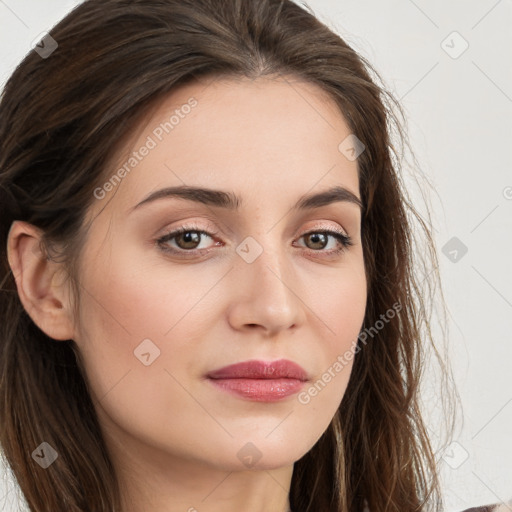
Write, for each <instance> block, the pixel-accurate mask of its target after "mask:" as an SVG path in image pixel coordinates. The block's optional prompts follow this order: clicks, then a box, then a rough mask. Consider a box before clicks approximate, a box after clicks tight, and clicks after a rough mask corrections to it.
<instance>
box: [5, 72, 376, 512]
mask: <svg viewBox="0 0 512 512" xmlns="http://www.w3.org/2000/svg"><path fill="white" fill-rule="evenodd" d="M191 97H194V98H195V99H196V100H197V102H198V103H197V106H196V107H194V108H193V109H191V112H190V113H189V114H188V115H186V116H184V117H183V118H182V119H180V122H179V124H178V125H177V126H175V127H174V129H173V130H172V132H170V133H169V134H166V135H165V137H164V138H163V139H162V141H160V142H158V141H157V142H158V144H157V146H156V147H155V148H154V149H152V150H151V151H150V152H149V154H148V155H147V156H145V157H144V158H143V160H142V161H141V162H140V163H138V165H137V166H136V167H135V168H134V169H133V170H132V171H131V172H130V173H129V174H127V175H126V177H125V178H124V179H123V180H122V181H121V183H120V184H118V185H117V186H116V187H115V191H111V192H109V193H108V194H107V196H106V197H105V198H103V199H94V200H93V204H92V206H91V208H90V209H89V211H88V219H89V220H91V221H92V224H91V226H90V229H89V231H88V235H87V241H86V244H85V248H84V251H83V253H82V254H81V256H80V258H81V259H80V273H79V280H80V284H81V288H80V289H81V290H82V293H81V295H80V297H79V301H80V314H79V317H78V318H76V317H74V316H73V313H72V308H71V301H70V297H71V290H70V289H69V287H68V285H67V284H66V281H65V280H64V279H63V276H64V272H63V269H62V268H61V266H60V264H59V263H57V262H54V261H51V260H50V261H47V260H45V259H44V257H43V256H42V255H41V254H40V252H39V250H38V245H37V244H38V240H39V237H40V233H39V231H38V230H37V229H36V228H34V227H33V226H30V225H29V224H26V223H24V222H20V221H16V222H15V223H13V226H12V227H11V231H10V233H9V240H8V257H9V263H10V265H11V268H12V270H13V273H14V275H15V277H16V282H17V286H18V291H19V294H20V298H21V300H22V302H23V305H24V307H25V309H26V310H27V312H28V313H29V314H30V315H31V317H32V318H33V319H34V321H35V322H36V324H37V325H38V326H39V327H40V328H41V329H42V330H43V331H44V332H46V334H48V335H49V336H51V337H53V338H54V339H56V340H65V339H73V340H75V342H76V344H77V345H78V347H79V349H80V352H81V354H82V356H83V359H84V364H85V368H86V374H87V375H86V378H87V379H88V381H89V384H90V387H91V392H92V394H93V399H94V400H95V404H96V409H97V413H98V417H99V420H100V424H101V426H102V429H103V431H104V434H105V439H106V443H107V446H108V449H109V451H110V454H111V457H112V460H113V462H114V465H115V467H116V470H117V472H118V475H119V478H120V481H121V487H122V492H123V500H124V505H123V512H142V511H147V510H151V511H154V512H171V511H172V512H178V511H184V512H185V511H189V512H193V511H196V510H197V511H198V512H220V511H222V512H231V511H240V510H244V511H245V512H264V511H267V512H268V511H275V512H286V511H287V510H288V506H289V503H288V491H289V488H290V482H291V478H292V471H293V464H294V462H295V461H297V460H298V459H300V458H301V457H302V456H303V455H304V454H305V453H306V452H307V451H308V450H309V449H310V448H311V447H312V446H313V445H314V444H315V443H316V441H317V440H318V439H319V438H320V436H321V435H322V434H323V432H324V431H325V430H326V429H327V427H328V425H329V423H330V421H331V419H332V417H333V415H334V414H335V411H336V409H337V408H338V406H339V404H340V402H341V400H342V398H343V395H344V393H345V389H346V386H347V383H348V380H349V376H350V372H351V369H352V361H349V362H348V364H346V365H345V366H344V368H343V369H342V371H339V372H337V373H336V376H335V377H334V378H332V379H331V382H330V383H329V384H327V385H326V386H325V387H324V388H323V390H322V391H320V392H319V393H318V394H317V396H314V397H312V398H311V400H310V401H309V403H307V404H304V403H300V402H299V400H298V397H297V394H294V395H292V396H289V397H287V398H285V399H283V400H280V401H278V402H273V403H270V402H255V401H250V400H246V399H243V398H241V397H238V396H234V395H232V394H228V393H226V392H224V391H220V390H218V389H217V388H215V387H214V386H212V384H211V382H209V381H208V380H207V379H206V378H205V375H206V373H208V372H209V371H212V370H214V369H218V368H221V367H223V366H226V365H229V364H232V363H236V362H241V361H247V360H251V359H260V360H264V361H273V360H275V359H281V358H285V359H290V360H292V361H295V362H296V363H298V364H299V365H301V366H302V367H303V368H304V369H305V370H306V371H307V374H308V378H309V382H308V383H307V384H306V385H305V388H304V389H308V388H309V387H310V386H311V385H312V384H313V383H315V382H316V381H318V379H320V378H321V376H322V374H324V372H326V371H327V369H328V368H329V367H332V365H333V363H334V362H335V361H336V360H337V358H338V356H340V355H341V354H343V353H344V352H346V351H347V350H349V349H351V348H352V347H353V342H354V340H355V339H356V338H357V335H358V333H359V332H360V329H361V326H362V323H363V318H364V311H365V306H366V278H365V273H364V260H363V251H362V245H361V239H360V229H361V213H360V210H359V207H358V206H357V205H356V204H353V203H349V202H334V203H332V204H329V205H326V206H323V207H320V208H315V209H309V210H306V211H302V212H295V211H294V210H292V206H293V205H294V204H295V203H296V202H297V201H298V199H299V198H300V197H301V196H303V195H305V194H309V193H316V192H320V191H323V190H325V189H327V188H329V187H331V186H335V185H338V186H343V187H345V188H347V189H349V190H350V191H351V192H352V193H353V194H355V195H356V196H357V197H360V196H359V181H358V173H357V160H355V161H351V160H349V159H347V158H346V157H345V156H344V155H343V154H342V153H341V152H340V151H339V150H338V145H339V144H340V142H341V141H343V140H344V139H345V138H346V137H347V136H348V135H349V134H350V133H351V131H350V129H349V128H348V125H347V124H346V122H345V120H344V119H343V117H342V115H341V114H340V112H339V110H338V108H337V107H336V105H335V104H334V103H333V102H332V100H331V99H330V98H329V97H328V96H326V95H325V93H323V91H322V90H321V89H319V88H317V86H315V85H312V84H308V83H304V82H301V81H298V80H297V79H293V78H291V77H288V78H287V80H284V79H282V78H280V79H268V78H259V79H257V80H254V81H250V80H246V79H243V80H233V79H216V80H214V81H213V82H212V83H210V84H208V85H206V84H205V82H195V83H193V84H187V85H182V86H180V87H179V88H177V89H175V90H174V91H173V93H172V94H171V95H170V96H168V97H166V98H165V100H164V101H163V102H162V103H161V104H160V105H159V106H158V108H157V109H156V110H155V111H154V112H152V113H151V116H150V118H149V119H147V120H146V121H147V122H144V124H143V125H141V126H139V127H138V129H137V131H136V133H135V135H134V136H133V137H132V139H131V140H130V143H129V145H126V146H125V147H124V148H123V149H124V150H123V151H122V154H121V153H120V154H118V155H116V162H117V165H122V163H123V162H125V161H126V155H127V154H128V153H131V152H132V151H135V150H137V149H138V148H140V147H141V146H142V145H143V144H144V143H145V141H146V140H147V137H148V135H151V134H152V131H153V130H154V129H155V127H157V126H158V125H159V124H160V123H161V122H162V121H164V120H166V119H168V118H169V116H170V115H171V114H172V112H173V111H174V110H175V109H176V108H179V107H180V106H181V105H183V104H184V103H186V102H187V100H188V99H189V98H191ZM153 138H155V137H153ZM155 140H157V139H155ZM117 168H118V167H116V166H115V165H113V166H112V169H113V172H115V170H116V169H117ZM110 176H111V174H109V175H108V176H107V179H108V177H110ZM183 184H186V185H190V186H203V187H208V188H212V189H220V190H226V191H233V192H235V193H236V194H237V195H239V196H240V197H241V199H242V206H241V207H240V211H239V212H234V211H229V210H227V209H225V208H220V207H216V206H210V205H209V206H206V205H202V204H199V203H195V202H192V201H189V200H184V199H179V198H165V199H159V200H156V201H154V202H151V203H148V204H146V205H144V206H141V207H139V208H137V209H135V210H133V211H131V212H130V209H132V208H133V207H134V206H135V205H136V204H137V203H139V202H140V201H142V200H143V199H144V198H145V197H146V196H147V195H148V194H150V193H151V192H153V191H155V190H158V189H161V188H164V187H168V186H175V185H183ZM184 224H185V225H187V226H188V225H190V224H192V225H193V227H195V228H196V229H197V228H199V229H203V230H205V231H208V232H214V233H216V235H215V236H212V237H209V236H204V235H203V236H202V238H200V242H199V243H198V245H196V247H197V246H198V247H199V248H207V249H210V251H209V252H207V253H206V254H203V255H200V256H198V255H197V254H196V255H195V256H188V257H187V258H184V257H181V258H180V257H179V256H177V255H170V254H167V253H165V252H163V251H162V250H161V249H160V248H159V246H158V244H157V243H155V240H157V239H158V238H159V237H161V236H163V235H164V234H166V233H168V232H170V231H173V230H175V229H177V228H179V227H181V226H182V225H184ZM322 229H324V230H325V229H338V230H341V231H342V232H344V233H347V234H348V235H349V236H350V237H351V238H352V242H353V245H352V246H350V247H347V248H345V250H344V251H343V252H341V253H340V254H332V253H331V255H330V256H329V255H328V252H329V250H330V249H336V248H338V247H340V245H339V243H338V242H337V241H336V239H335V238H334V237H329V238H327V240H326V241H327V245H326V246H325V247H324V248H322V240H320V242H319V241H318V240H316V241H315V240H314V239H311V238H310V237H309V238H308V237H307V236H303V235H304V234H305V233H307V232H310V231H314V232H315V233H322ZM192 231H193V230H192ZM248 236H251V237H252V238H253V239H254V240H255V241H257V243H258V244H259V245H260V246H261V248H262V250H263V252H262V253H261V254H260V255H259V256H258V257H257V258H256V259H255V260H254V261H253V262H252V263H248V262H247V261H245V260H244V259H243V258H242V257H241V256H240V255H239V254H238V253H237V252H236V248H237V247H238V246H239V245H240V244H241V243H242V241H244V240H245V239H246V237H248ZM216 242H219V244H217V245H216ZM180 243H181V245H178V244H180ZM167 245H168V246H171V247H173V248H175V249H176V250H178V251H179V250H180V247H182V249H181V252H182V253H184V252H186V251H187V250H189V251H190V250H191V249H186V247H187V244H186V242H184V241H183V239H182V240H181V241H180V240H177V239H174V240H172V241H168V242H167ZM183 247H185V249H183ZM188 247H192V244H191V243H190V241H189V242H188ZM251 250H252V249H251ZM322 255H323V256H322ZM147 338H149V339H150V340H151V341H152V343H154V345H156V346H157V347H158V349H159V350H160V355H159V357H157V358H156V359H154V361H153V362H152V363H151V364H149V365H148V366H146V365H144V364H142V363H141V361H140V360H139V359H138V358H137V357H136V356H135V355H134V350H136V349H137V347H138V346H139V345H140V343H141V342H142V340H144V339H147ZM151 357H153V356H151ZM356 357H357V356H356ZM331 373H332V371H331ZM247 443H252V445H254V446H255V447H256V448H257V450H258V451H259V453H260V454H261V457H260V458H259V460H258V461H257V462H256V464H254V465H253V466H251V467H248V466H247V465H246V464H245V463H244V462H243V461H242V460H240V458H239V457H238V456H237V453H238V452H239V450H240V449H241V448H242V447H244V446H245V445H247ZM252 445H251V446H252ZM247 449H249V451H250V450H254V448H247V447H246V450H247Z"/></svg>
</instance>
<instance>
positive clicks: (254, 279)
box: [228, 249, 305, 337]
mask: <svg viewBox="0 0 512 512" xmlns="http://www.w3.org/2000/svg"><path fill="white" fill-rule="evenodd" d="M237 258H238V257H237ZM288 258H289V256H288ZM230 274H231V279H232V284H231V286H232V288H231V290H232V291H233V293H232V300H231V303H230V309H229V314H228V317H229V323H230V325H231V326H232V327H233V328H234V329H236V330H239V331H243V330H245V331H249V330H261V331H262V333H263V334H264V335H265V336H268V337H271V336H275V335H276V334H278V333H279V332H281V331H283V330H294V329H296V328H297V327H299V326H300V325H301V324H302V323H303V322H304V319H305V311H304V307H305V305H304V302H303V300H301V297H300V292H299V291H298V290H297V288H298V286H297V281H298V280H297V278H296V276H295V275H294V273H293V268H292V266H291V262H290V261H289V260H287V255H286V254H285V251H283V250H275V251H271V252H270V251H267V250H266V249H264V250H263V252H262V253H261V254H260V255H259V256H258V257H257V258H256V259H255V260H254V261H252V263H248V262H247V261H246V260H244V259H243V258H242V257H240V258H239V259H237V261H236V263H235V269H234V271H233V272H231V273H230Z"/></svg>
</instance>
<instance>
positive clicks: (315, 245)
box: [304, 233, 328, 250]
mask: <svg viewBox="0 0 512 512" xmlns="http://www.w3.org/2000/svg"><path fill="white" fill-rule="evenodd" d="M304 238H305V240H309V241H310V243H311V245H310V246H308V247H309V248H310V249H314V250H321V249H324V248H325V247H326V246H327V243H328V236H327V235H326V234H325V233H308V234H307V235H304Z"/></svg>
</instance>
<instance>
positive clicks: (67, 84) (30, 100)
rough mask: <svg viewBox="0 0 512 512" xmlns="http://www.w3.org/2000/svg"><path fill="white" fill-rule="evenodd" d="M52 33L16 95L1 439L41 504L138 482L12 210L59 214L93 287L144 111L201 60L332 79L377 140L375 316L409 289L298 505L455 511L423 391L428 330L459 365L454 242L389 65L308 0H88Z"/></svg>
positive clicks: (219, 69)
mask: <svg viewBox="0 0 512 512" xmlns="http://www.w3.org/2000/svg"><path fill="white" fill-rule="evenodd" d="M50 34H51V37H52V38H53V40H55V41H56V43H57V44H58V47H56V48H54V51H53V53H51V54H50V55H44V58H43V56H42V55H41V54H39V53H38V52H36V51H31V52H30V53H29V54H28V55H27V56H26V57H25V59H24V60H23V61H22V62H21V64H20V65H19V66H18V68H17V69H16V70H15V71H14V73H13V74H12V76H11V77H10V79H9V81H8V82H7V84H6V86H5V89H4V91H3V94H2V98H1V103H0V147H1V153H0V205H1V219H0V241H1V243H0V266H1V267H0V283H1V286H0V288H1V292H0V314H1V315H2V322H1V327H0V344H1V345H0V375H1V377H0V378H1V381H0V400H1V407H0V444H1V446H2V447H3V451H4V455H5V458H6V461H7V462H8V463H9V465H10V467H11V469H12V472H13V474H14V476H15V479H16V481H17V483H18V485H19V487H20V488H21V491H22V492H23V495H24V498H25V499H26V501H27V503H28V505H29V507H30V510H31V511H33V512H36V511H37V512H43V511H51V512H59V511H62V512H75V511H76V512H78V511H81V512H85V511H108V512H112V511H114V510H119V508H120V495H119V488H118V483H117V479H116V475H115V472H114V469H113V465H112V463H111V461H110V459H109V456H108V452H107V449H106V446H105V443H104V442H103V439H102V435H101V429H100V426H99V423H98V420H97V416H96V413H95V409H94V405H93V403H92V400H91V397H90V395H89V393H88V388H87V384H86V379H85V376H84V374H83V368H82V366H81V364H80V357H79V353H78V350H77V347H76V344H75V343H74V341H73V340H67V341H55V340H52V339H51V338H49V337H48V336H46V335H45V334H44V333H43V332H42V331H41V330H40V329H39V328H38V327H37V326H36V325H35V324H34V322H33V321H32V320H31V318H30V316H29V315H28V314H27V313H26V311H25V310H24V308H23V306H22V304H21V302H20V299H19V296H18V294H17V289H16V283H15V280H14V277H13V275H12V272H11V270H10V267H9V264H8V261H7V255H6V242H7V236H8V231H9V228H10V226H11V223H12V222H13V221H14V220H16V219H19V220H24V221H26V222H29V223H31V224H33V225H34V226H36V227H38V228H39V229H40V230H41V232H42V233H43V235H44V236H43V242H44V243H43V246H44V247H43V248H44V250H45V251H47V252H48V254H50V253H53V254H55V256H54V257H57V256H58V257H60V258H61V261H62V263H63V264H64V265H65V268H66V269H67V271H68V274H69V277H70V279H71V282H72V283H73V285H74V287H75V291H76V293H77V294H78V293H79V291H80V287H79V285H78V282H77V281H78V279H77V278H78V267H77V264H76V263H77V260H78V256H79V254H80V248H81V246H82V244H83V243H84V240H85V238H86V237H85V234H86V226H85V223H84V219H85V214H86V212H87V209H88V207H89V206H90V205H91V203H92V202H93V201H94V195H93V191H94V189H95V187H97V186H98V185H99V184H101V183H104V182H105V181H106V180H105V177H107V179H108V177H109V176H110V175H111V169H109V167H108V163H109V162H110V160H111V158H112V155H113V154H114V150H115V148H117V147H119V144H120V142H122V141H123V140H125V138H126V136H128V135H129V134H130V133H132V131H133V130H134V129H135V128H136V127H137V123H138V122H139V120H140V118H141V116H142V115H144V113H147V112H148V109H149V108H150V107H151V105H154V104H155V101H157V100H158V99H160V98H163V97H164V96H165V95H166V94H168V93H170V92H171V91H172V90H173V88H175V87H176V86H177V85H178V84H183V83H186V82H187V81H189V80H194V79H195V78H198V77H212V78H215V77H218V76H232V77H236V76H240V77H249V78H257V77H260V76H268V75H281V76H283V77H287V76H294V77H299V78H300V79H302V80H306V81H308V82H311V83H313V84H316V85H318V86H319V87H321V88H322V89H323V90H325V91H326V92H327V93H329V94H330V95H331V97H332V98H333V99H334V100H335V101H336V102H337V105H338V106H339V109H340V113H341V114H342V115H343V116H344V117H345V119H346V121H347V123H348V125H349V127H350V129H351V131H352V133H353V134H355V135H356V136H357V138H358V139H360V140H361V141H363V143H364V145H365V151H364V152H363V153H362V154H361V155H360V156H359V158H358V170H359V181H360V194H361V198H362V201H363V205H364V211H363V218H362V240H363V253H364V260H365V268H366V273H367V282H368V302H367V308H366V313H365V319H364V328H365V329H369V331H368V332H371V331H370V330H371V328H372V327H373V329H374V331H375V330H376V329H375V325H376V324H377V323H378V322H379V320H380V319H381V318H382V315H383V314H385V313H386V312H387V311H390V308H393V305H394V304H400V307H399V308H395V311H396V316H395V317H394V318H393V320H392V321H389V322H387V323H386V324H385V325H384V326H383V327H382V328H380V332H379V333H378V335H376V336H374V334H372V339H371V340H370V341H368V342H365V343H362V339H360V340H359V346H358V353H357V355H356V357H355V359H354V366H353V369H352V374H351V377H350V381H349V385H348V388H347V390H346V393H345V396H344V398H343V400H342V403H341V405H340V407H339V410H338V411H337V412H336V414H335V416H334V418H333V419H332V422H331V424H330V426H329V427H328V429H327V430H326V432H325V433H324V434H323V435H322V437H321V438H320V439H319V441H318V442H317V443H316V445H315V446H314V447H313V448H312V449H311V450H310V451H309V452H308V453H307V454H305V455H304V456H303V457H302V458H301V459H300V460H299V461H297V462H296V463H295V466H294V472H293V477H292V483H291V490H290V504H291V507H292V509H293V510H294V511H296V512H349V511H351V512H356V511H357V512H359V511H361V512H362V511H363V510H364V507H365V506H367V507H368V508H369V510H371V511H372V512H378V511H383V512H413V511H419V510H440V507H441V499H440V497H441V494H440V484H439V480H438V476H437V471H436V457H435V453H434V450H433V448H432V445H431V443H430V441H429V437H428V436H427V429H426V426H425V424H424V422H423V420H422V416H421V413H420V407H419V389H420V387H419V385H420V377H421V375H422V372H423V370H424V365H425V354H426V348H427V347H429V346H430V347H434V352H435V354H436V355H437V356H438V359H439V362H440V363H441V365H442V366H443V363H442V361H441V359H440V357H439V355H438V352H437V349H436V348H435V345H434V342H433V336H432V333H431V329H430V325H431V314H430V313H429V312H430V311H431V304H432V300H433V297H434V294H433V292H434V291H435V288H436V287H435V286H434V287H433V286H432V283H435V282H436V280H437V279H438V273H437V270H436V269H437V261H436V258H437V256H436V251H435V247H434V242H433V239H432V236H431V233H430V228H429V226H428V225H427V224H428V223H427V221H425V220H424V219H423V218H422V216H421V215H419V213H417V211H416V210H415V208H414V207H413V206H412V204H411V201H410V199H409V198H408V195H407V193H406V190H405V187H404V184H403V180H402V178H401V176H400V174H399V170H400V161H401V154H400V151H398V149H396V148H397V145H396V144H397V142H396V141H394V140H392V136H393V134H395V135H396V136H397V140H398V143H399V144H402V146H400V147H401V148H403V147H404V140H405V139H406V137H405V136H404V131H403V128H401V124H403V121H402V123H400V122H398V118H397V114H396V112H400V106H399V105H398V103H397V102H396V101H395V100H394V99H393V97H392V96H391V95H390V94H389V93H388V92H386V90H385V88H383V87H381V86H379V85H378V80H380V78H379V75H378V73H377V72H376V71H375V70H374V69H373V68H372V66H371V65H370V64H369V63H368V62H367V61H366V60H365V59H364V58H363V57H361V56H360V55H358V53H357V52H355V51H354V50H353V49H352V48H351V47H350V46H348V45H347V44H346V43H345V42H344V41H343V39H342V38H341V37H340V36H339V35H337V34H335V33H334V32H333V31H332V30H330V29H329V28H328V27H327V26H325V25H324V24H323V23H321V22H320V21H319V20H318V19H317V18H316V17H315V16H314V15H313V13H312V12H310V11H309V10H308V8H304V7H301V6H299V5H297V4H295V3H293V2H292V1H290V0H257V1H249V0H88V1H85V2H83V3H81V4H80V5H79V6H78V7H76V8H75V9H74V10H73V11H72V12H71V13H70V14H68V15H67V16H66V17H65V18H64V19H63V20H62V21H61V22H60V23H59V24H58V25H56V26H55V27H54V28H53V29H52V30H51V32H50ZM48 41H49V40H48ZM54 46H55V45H54ZM46 48H48V46H46ZM400 141H401V142H400ZM427 220H428V219H427ZM413 221H414V223H415V224H416V225H417V226H418V227H419V231H418V232H417V233H415V232H414V229H413ZM419 232H421V233H422V235H423V241H424V246H423V248H422V253H421V254H420V253H419V252H418V254H417V255H416V256H418V255H419V256H421V257H419V258H417V257H415V252H414V247H415V240H416V236H417V234H418V233H419ZM57 247H59V249H60V252H59V253H58V254H57V252H56V251H57V249H56V248H57ZM421 265H423V269H424V270H425V275H424V276H423V278H422V276H421V275H420V272H421V269H420V267H421ZM427 272H431V273H430V274H427ZM77 296H78V295H77ZM380 321H381V320H380ZM381 323H382V321H381ZM443 367H444V366H443ZM445 375H446V374H445ZM42 441H46V442H48V443H49V444H50V445H51V446H52V447H54V448H55V449H56V450H57V452H58V454H59V456H58V458H57V460H56V461H55V462H54V463H53V464H52V465H51V466H50V467H48V468H47V469H46V470H42V469H41V468H40V467H39V466H38V465H36V464H35V462H34V460H33V458H32V456H31V454H32V452H33V451H34V449H35V448H36V447H37V446H38V445H40V443H41V442H42Z"/></svg>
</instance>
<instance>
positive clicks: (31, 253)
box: [7, 220, 74, 340]
mask: <svg viewBox="0 0 512 512" xmlns="http://www.w3.org/2000/svg"><path fill="white" fill-rule="evenodd" d="M41 235H42V233H41V231H40V230H39V229H38V228H36V227H35V226H33V225H32V224H29V223H27V222H23V221H19V220H15V221H14V222H13V223H12V225H11V229H10V230H9V235H8V237H7V260H8V262H9V265H10V267H11V270H12V273H13V275H14V279H15V281H16V287H17V289H18V295H19V297H20V300H21V303H22V304H23V307H24V308H25V310H26V312H27V313H28V315H29V316H30V317H31V318H32V320H33V321H34V323H35V324H36V325H37V326H38V327H39V328H40V329H41V330H42V331H43V332H44V333H45V334H47V335H48V336H49V337H50V338H53V339H55V340H68V339H73V337H74V329H73V314H72V311H71V302H70V300H69V299H70V290H69V283H68V281H67V280H66V279H65V276H66V273H65V272H64V268H63V266H62V264H61V263H57V262H54V261H52V260H51V259H49V258H48V257H47V254H46V253H44V252H43V251H41V246H40V242H41Z"/></svg>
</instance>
